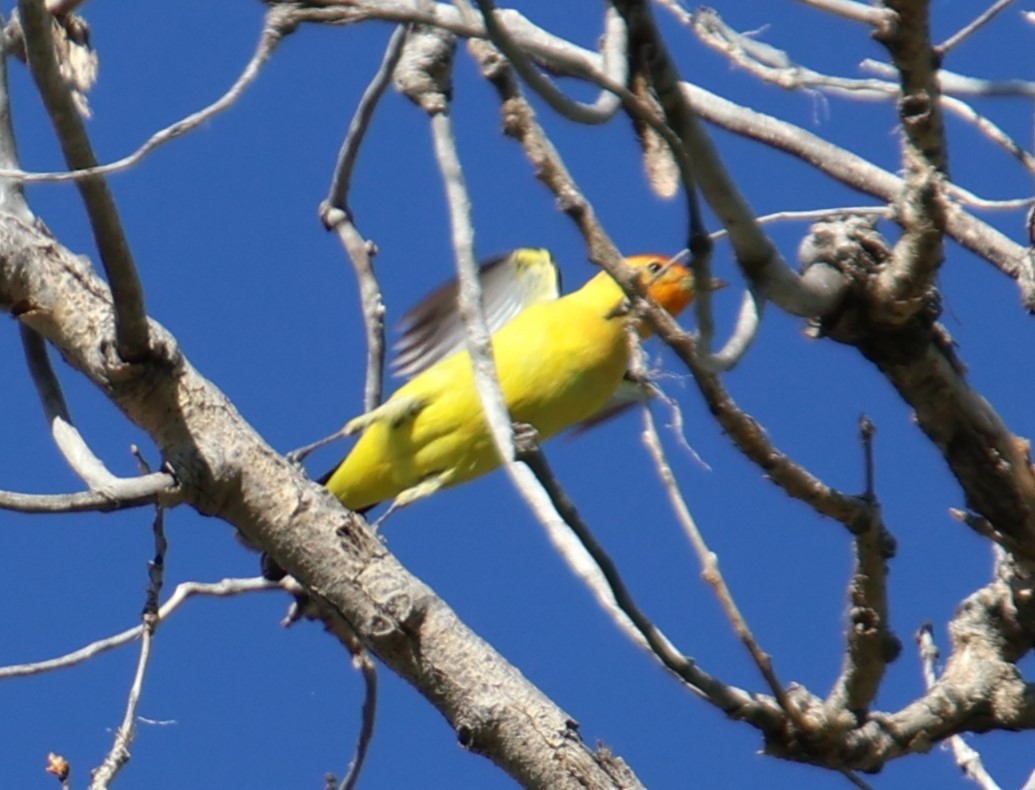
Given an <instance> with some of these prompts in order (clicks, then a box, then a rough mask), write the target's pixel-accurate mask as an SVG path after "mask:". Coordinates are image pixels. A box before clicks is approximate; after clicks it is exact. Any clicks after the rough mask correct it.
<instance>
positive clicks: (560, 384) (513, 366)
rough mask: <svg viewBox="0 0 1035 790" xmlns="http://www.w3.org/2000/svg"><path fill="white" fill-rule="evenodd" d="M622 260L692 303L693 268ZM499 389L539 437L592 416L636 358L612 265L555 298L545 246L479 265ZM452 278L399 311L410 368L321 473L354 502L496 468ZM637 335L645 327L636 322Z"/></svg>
mask: <svg viewBox="0 0 1035 790" xmlns="http://www.w3.org/2000/svg"><path fill="white" fill-rule="evenodd" d="M626 263H627V264H629V265H630V266H632V267H634V268H636V269H638V270H639V272H640V283H641V285H642V286H643V289H644V292H645V293H646V294H647V295H648V296H650V297H651V298H652V299H653V300H654V301H656V302H657V303H658V304H660V305H661V306H662V307H664V308H665V309H666V310H667V311H668V312H669V313H671V314H672V315H677V314H678V313H679V312H680V311H681V310H683V309H684V308H685V307H686V306H687V305H688V304H690V302H691V301H692V300H693V296H694V279H693V274H692V273H691V271H690V270H689V269H688V268H687V267H685V266H683V265H681V264H679V263H676V262H673V261H670V260H669V259H668V258H667V257H666V256H661V255H636V256H633V257H630V258H627V259H626ZM482 278H483V284H484V285H485V288H484V289H483V294H484V304H485V308H486V314H487V317H488V319H489V322H490V326H491V327H500V326H502V328H499V329H497V331H495V332H494V334H493V335H492V348H493V354H494V356H495V359H496V369H497V372H498V375H499V381H500V387H501V389H502V391H503V397H504V400H505V401H506V404H507V408H508V409H509V411H510V417H511V419H512V420H513V421H514V422H521V423H529V424H530V425H532V426H534V427H535V429H536V431H537V432H538V434H539V438H540V439H541V440H545V439H548V438H550V437H551V436H554V435H555V434H557V433H559V432H561V431H563V430H564V429H566V428H568V427H571V426H573V425H575V424H577V423H579V422H582V421H584V420H587V419H589V418H591V417H593V416H594V415H597V414H598V413H599V412H601V410H603V409H604V408H605V406H607V404H608V403H609V401H610V400H611V399H612V397H613V396H614V395H615V394H616V392H617V391H618V389H619V386H620V385H621V384H622V381H623V379H624V377H625V374H626V370H627V368H628V365H629V345H628V340H627V337H626V332H625V328H626V325H627V323H628V322H629V321H634V320H636V319H635V318H634V317H632V316H630V315H629V314H628V311H626V310H624V309H622V308H623V303H624V301H625V298H626V297H625V294H624V293H623V291H622V289H621V287H620V286H619V285H618V283H616V282H615V281H614V279H613V278H612V277H611V275H610V274H608V273H607V272H600V273H599V274H597V275H596V276H595V277H593V278H592V279H591V280H590V281H589V282H587V283H586V284H585V285H584V286H582V288H580V289H579V290H577V291H575V292H573V293H570V294H568V295H567V296H564V297H560V298H558V297H557V294H558V291H559V278H558V275H557V269H556V266H555V264H554V263H553V259H552V257H551V256H550V253H549V252H548V251H547V250H537V249H521V250H517V251H515V252H514V253H512V254H511V255H509V256H506V257H504V258H500V259H497V260H496V261H494V262H492V263H490V264H489V265H488V266H487V267H485V268H484V269H483V270H482ZM455 293H456V286H455V284H453V285H448V286H445V287H444V288H441V289H439V291H437V292H436V293H434V294H432V296H431V297H429V298H428V299H427V300H425V302H423V303H422V304H421V305H419V306H418V307H417V308H416V309H415V310H414V311H411V313H410V314H408V315H407V317H406V318H405V319H404V326H405V333H404V335H403V338H402V340H401V341H400V343H399V345H398V347H397V348H398V351H399V357H398V358H397V360H396V367H397V370H398V371H399V372H400V373H402V374H403V375H414V374H415V375H414V377H413V378H412V379H411V380H410V381H409V382H407V383H406V384H404V385H403V386H402V387H400V388H399V389H398V390H397V391H396V392H395V394H393V395H392V396H391V398H389V399H388V400H387V401H385V403H383V404H382V405H381V406H379V407H377V408H376V409H373V410H372V411H370V412H368V413H366V414H363V415H361V416H359V417H357V418H355V419H354V420H352V421H351V422H349V424H348V425H347V426H346V432H347V433H359V432H362V434H363V435H362V436H361V437H360V439H359V441H358V442H357V443H356V445H355V447H353V449H352V452H351V453H349V455H348V456H347V457H346V458H345V460H344V461H342V462H341V464H340V465H339V466H338V467H337V468H336V469H334V470H333V471H332V472H331V473H330V474H328V475H327V476H326V477H325V478H324V480H322V481H321V482H323V483H324V484H325V485H326V486H327V488H328V489H329V490H330V491H331V493H333V494H334V495H335V496H336V497H338V499H340V500H341V501H342V503H344V505H345V506H346V507H348V508H349V509H350V510H357V511H363V510H367V509H369V508H371V507H373V506H374V505H376V504H377V503H379V502H383V501H386V500H389V499H394V500H395V506H396V507H400V506H403V505H406V504H409V503H410V502H413V501H414V500H417V499H420V498H422V497H424V496H428V495H429V494H432V493H434V492H435V491H437V490H439V489H440V488H445V487H447V486H453V485H457V484H458V483H463V482H466V481H468V480H471V479H473V478H475V477H479V476H480V475H484V474H486V473H487V472H490V471H492V470H493V469H495V468H496V467H498V466H499V465H500V458H499V454H498V453H497V451H496V448H495V446H494V444H493V441H492V437H491V435H490V433H489V428H488V425H487V423H486V421H485V417H484V415H483V412H482V406H481V401H480V399H479V397H478V393H477V391H476V387H475V383H474V373H473V368H472V364H471V358H470V355H469V354H468V352H467V351H466V350H461V349H462V344H463V334H462V327H461V326H460V322H459V318H458V317H456V315H455ZM637 329H638V330H639V333H640V335H641V337H646V336H647V335H649V334H650V332H649V329H648V328H647V327H646V326H644V325H642V324H641V325H639V326H638V327H637Z"/></svg>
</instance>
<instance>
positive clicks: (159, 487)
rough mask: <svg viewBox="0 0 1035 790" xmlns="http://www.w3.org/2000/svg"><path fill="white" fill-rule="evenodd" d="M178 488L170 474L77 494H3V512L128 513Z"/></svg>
mask: <svg viewBox="0 0 1035 790" xmlns="http://www.w3.org/2000/svg"><path fill="white" fill-rule="evenodd" d="M175 488H176V479H175V478H174V477H173V476H172V475H170V474H168V473H167V472H155V473H153V474H150V475H143V476H141V477H127V478H119V479H118V480H117V482H116V483H115V484H114V485H111V486H105V487H104V488H102V489H98V490H95V491H77V492H76V493H73V494H22V493H19V492H16V491H0V510H12V511H14V512H16V513H86V512H93V511H97V512H100V513H108V512H110V511H112V510H126V509H128V508H133V507H141V506H143V505H153V504H155V503H156V502H157V501H158V499H159V497H162V495H163V494H169V493H171V492H172V491H174V490H175Z"/></svg>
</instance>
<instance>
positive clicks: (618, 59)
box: [475, 0, 628, 124]
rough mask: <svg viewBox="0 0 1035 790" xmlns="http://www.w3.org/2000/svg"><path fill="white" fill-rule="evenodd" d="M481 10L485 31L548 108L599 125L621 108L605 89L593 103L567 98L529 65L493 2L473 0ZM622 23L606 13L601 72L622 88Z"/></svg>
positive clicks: (624, 58) (625, 72)
mask: <svg viewBox="0 0 1035 790" xmlns="http://www.w3.org/2000/svg"><path fill="white" fill-rule="evenodd" d="M475 2H477V4H478V8H479V9H481V12H482V19H483V21H484V23H485V32H486V34H487V35H488V37H489V39H490V40H491V41H492V43H493V44H495V45H496V46H497V47H499V49H500V51H501V52H502V53H503V54H504V55H505V56H506V57H507V61H508V62H509V63H510V65H511V66H512V67H513V68H514V70H515V71H517V73H518V74H520V75H521V78H522V79H523V80H524V81H525V82H526V83H527V84H528V86H529V87H530V88H531V89H532V90H533V91H535V93H537V94H538V95H539V96H540V97H542V99H543V100H544V101H545V102H546V103H547V104H549V105H550V107H551V108H552V109H553V110H554V111H555V112H557V113H559V114H560V115H562V116H564V117H565V118H567V119H568V120H569V121H575V122H576V123H585V124H601V123H606V122H607V121H609V120H611V119H612V118H613V117H614V116H615V113H617V112H618V109H619V108H620V107H621V106H622V102H621V99H620V98H619V97H618V96H617V95H616V94H615V93H612V92H610V91H607V90H606V89H605V90H604V91H603V92H602V93H601V94H600V96H599V97H598V98H597V100H596V101H595V102H594V103H593V104H584V103H583V102H579V101H575V100H574V99H569V98H568V97H567V96H565V95H564V93H563V92H562V91H561V90H560V89H559V88H558V87H557V86H556V85H554V84H553V82H552V81H551V80H550V79H549V77H547V76H546V75H544V74H543V73H542V72H541V71H539V70H538V69H537V68H536V67H535V66H533V65H532V63H531V61H530V60H529V59H528V56H527V55H526V54H525V53H524V51H523V50H522V49H521V47H520V46H518V44H517V43H516V42H515V41H514V39H513V38H511V36H510V34H509V33H508V32H507V29H506V28H505V27H504V26H503V25H501V24H500V22H499V20H498V19H497V16H496V6H495V3H493V2H492V0H475ZM626 44H627V37H626V30H625V22H624V20H622V18H621V17H620V16H619V15H618V14H616V13H615V12H614V10H613V9H610V8H609V9H608V11H607V24H606V27H605V32H604V39H603V42H602V44H601V49H602V50H603V52H602V59H603V71H604V73H605V74H606V75H607V76H608V78H609V79H610V80H613V81H614V82H615V83H617V84H619V85H624V84H625V82H626V78H627V76H628V70H627V67H628V57H627V54H626Z"/></svg>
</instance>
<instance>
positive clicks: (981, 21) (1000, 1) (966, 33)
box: [934, 0, 1013, 57]
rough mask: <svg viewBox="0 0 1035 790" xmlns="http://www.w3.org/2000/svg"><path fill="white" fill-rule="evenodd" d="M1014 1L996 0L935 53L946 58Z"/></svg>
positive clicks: (938, 47) (943, 43) (936, 48)
mask: <svg viewBox="0 0 1035 790" xmlns="http://www.w3.org/2000/svg"><path fill="white" fill-rule="evenodd" d="M1012 2H1013V0H996V2H994V3H992V5H990V6H989V7H988V8H986V9H985V10H984V11H983V12H982V13H980V14H978V15H977V16H976V17H975V18H974V20H973V21H972V22H970V23H969V24H967V25H964V26H963V27H962V28H960V29H959V30H958V31H956V32H955V33H953V34H952V35H951V36H949V37H948V38H947V39H945V41H943V42H942V43H941V44H938V45H937V46H935V47H934V52H935V54H937V55H938V56H939V57H945V54H946V53H947V52H948V51H949V50H951V49H953V48H954V47H956V46H957V45H959V44H961V43H963V42H964V41H966V40H967V39H968V38H970V36H972V35H974V33H976V32H977V31H978V30H980V29H981V28H982V27H984V26H985V25H986V24H988V23H989V22H990V21H992V19H993V18H994V17H995V16H996V15H997V14H998V13H999V12H1000V11H1003V10H1004V9H1005V8H1006V7H1007V6H1008V5H1010V3H1012Z"/></svg>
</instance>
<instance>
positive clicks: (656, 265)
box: [647, 261, 661, 274]
mask: <svg viewBox="0 0 1035 790" xmlns="http://www.w3.org/2000/svg"><path fill="white" fill-rule="evenodd" d="M647 271H648V272H649V273H650V274H657V273H658V272H660V271H661V261H651V262H650V263H648V264H647Z"/></svg>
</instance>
